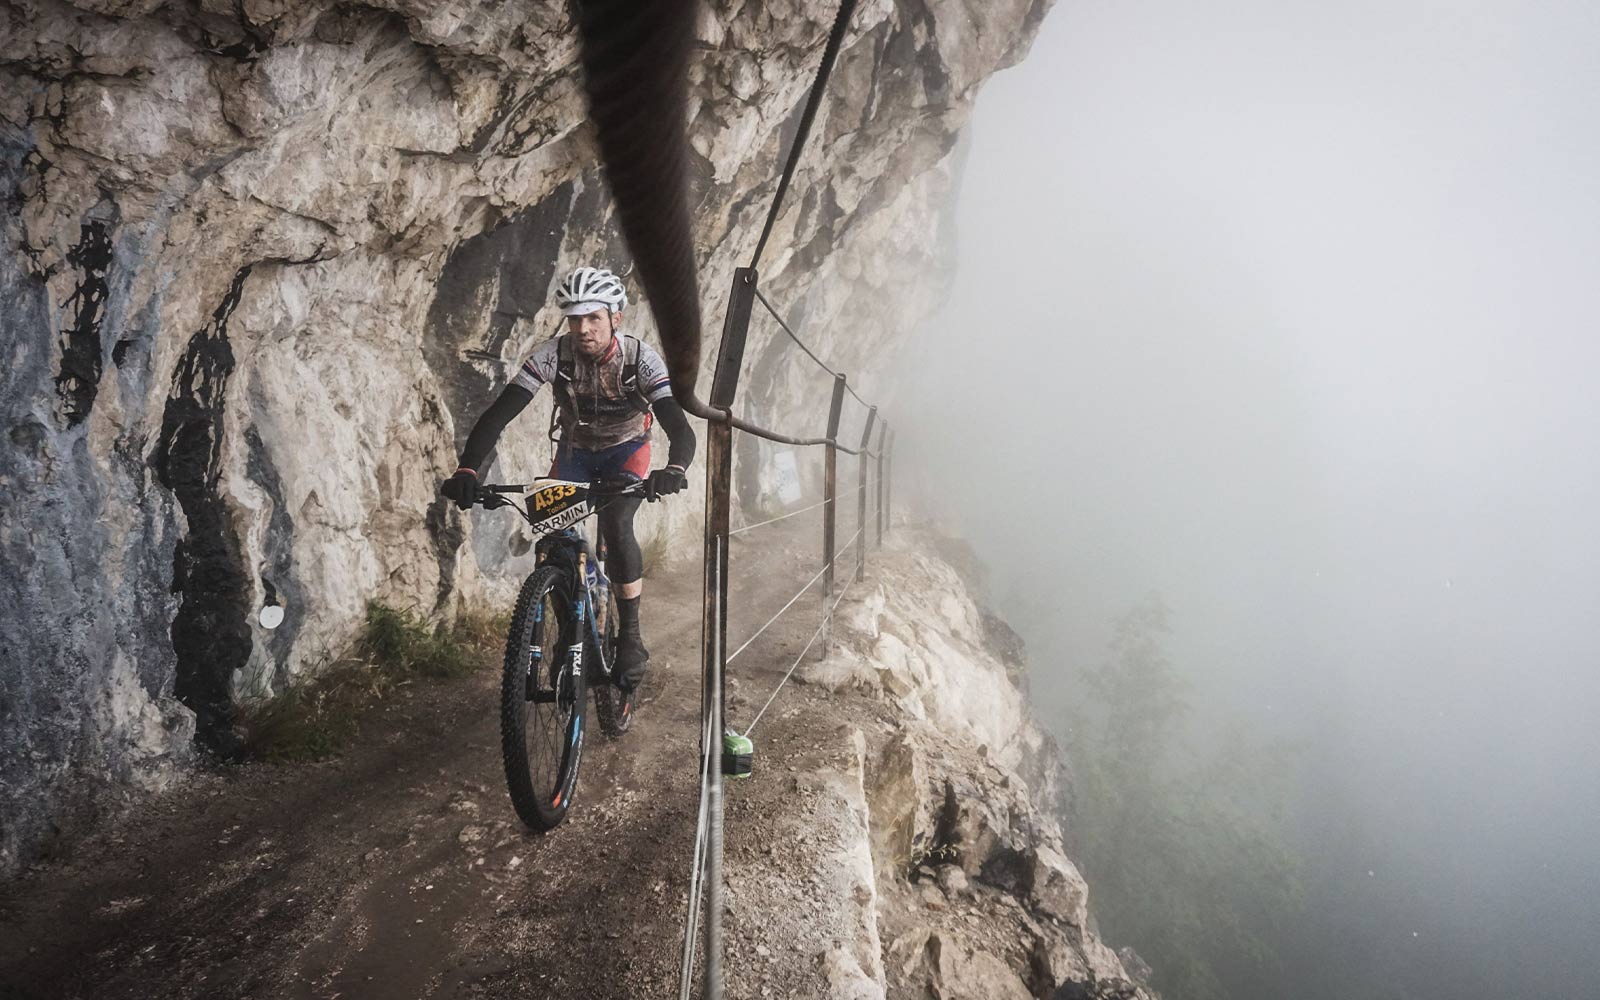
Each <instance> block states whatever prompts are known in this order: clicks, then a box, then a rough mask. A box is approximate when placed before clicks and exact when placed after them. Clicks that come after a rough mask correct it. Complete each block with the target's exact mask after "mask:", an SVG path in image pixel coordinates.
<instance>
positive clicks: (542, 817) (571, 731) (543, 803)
mask: <svg viewBox="0 0 1600 1000" xmlns="http://www.w3.org/2000/svg"><path fill="white" fill-rule="evenodd" d="M582 656H583V654H582V644H581V643H580V642H578V641H577V639H576V635H575V623H574V616H573V613H572V597H571V590H570V587H569V581H568V579H567V574H566V573H564V572H563V571H562V570H560V569H558V568H557V567H554V566H541V567H540V568H539V569H537V570H535V571H534V573H533V575H532V576H530V577H528V579H527V580H526V581H524V582H523V584H522V593H521V595H520V596H518V598H517V609H516V611H515V612H514V613H513V614H512V617H511V632H510V634H509V635H508V636H507V637H506V661H505V673H504V676H503V677H502V679H501V685H500V749H501V752H502V754H503V755H504V757H505V765H506V786H507V787H508V788H509V789H510V791H511V803H512V805H514V806H515V807H516V810H517V815H518V816H519V817H521V819H522V821H523V822H524V823H526V824H527V825H528V826H529V827H530V828H532V829H534V830H539V831H544V830H549V829H552V828H554V827H555V826H557V825H558V824H559V823H560V822H561V821H562V820H563V819H565V818H566V816H567V808H568V806H570V805H571V804H572V796H573V793H574V792H575V791H576V790H577V786H578V765H579V763H580V761H581V760H582V757H583V717H584V701H585V699H584V694H585V692H584V681H583V669H582V668H583V661H582Z"/></svg>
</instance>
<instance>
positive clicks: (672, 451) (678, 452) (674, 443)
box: [650, 396, 694, 469]
mask: <svg viewBox="0 0 1600 1000" xmlns="http://www.w3.org/2000/svg"><path fill="white" fill-rule="evenodd" d="M650 408H651V409H652V410H654V411H655V414H656V419H657V420H659V421H661V429H662V430H664V431H666V432H667V441H668V445H667V464H668V465H676V466H677V467H678V468H680V469H687V468H688V467H689V463H690V462H693V461H694V429H693V428H692V427H690V426H689V418H688V417H687V416H685V415H684V412H683V407H681V406H679V405H678V401H677V400H675V399H673V398H672V397H671V396H663V397H662V398H660V399H658V400H656V401H655V402H654V403H651V404H650Z"/></svg>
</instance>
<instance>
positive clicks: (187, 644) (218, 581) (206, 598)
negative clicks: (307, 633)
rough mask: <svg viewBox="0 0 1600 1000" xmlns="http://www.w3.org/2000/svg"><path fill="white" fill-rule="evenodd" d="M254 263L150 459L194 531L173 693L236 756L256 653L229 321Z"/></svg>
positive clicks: (188, 358) (175, 636)
mask: <svg viewBox="0 0 1600 1000" xmlns="http://www.w3.org/2000/svg"><path fill="white" fill-rule="evenodd" d="M249 275H250V268H249V267H248V266H246V267H243V268H240V269H239V272H238V273H237V274H235V275H234V277H233V282H232V284H231V285H230V286H229V288H228V293H227V294H226V295H225V296H224V297H223V299H222V302H221V303H219V304H218V306H217V308H216V310H215V311H214V312H213V313H212V314H211V322H210V324H208V325H207V326H205V327H204V328H202V329H201V330H200V331H199V332H197V333H195V335H194V336H193V337H191V338H189V345H188V347H187V348H186V349H185V351H184V354H183V357H182V358H181V359H180V360H179V362H178V365H177V369H176V370H175V371H174V373H173V378H172V394H171V395H170V396H169V397H168V398H167V405H166V409H165V410H164V411H163V413H162V417H161V437H160V439H159V441H158V442H157V444H156V448H155V452H154V453H153V454H152V456H151V460H150V461H151V465H152V466H153V467H154V469H155V472H156V477H157V479H158V480H159V481H160V482H161V485H163V486H165V487H166V488H168V489H170V490H171V491H172V492H173V494H174V496H176V497H177V500H178V504H179V506H181V507H182V508H183V513H184V516H185V517H186V518H187V519H188V522H189V530H188V532H187V533H186V534H185V535H184V537H183V538H182V540H180V541H179V542H178V545H177V548H176V550H175V551H174V553H173V560H172V562H173V566H172V591H173V593H175V594H180V595H181V601H180V603H179V606H178V613H177V615H176V616H175V617H174V618H173V621H172V649H173V652H174V654H176V658H177V664H176V678H175V681H174V684H173V693H174V694H175V695H176V696H177V698H178V700H179V701H181V702H182V703H183V704H184V705H186V706H188V708H189V709H191V710H192V711H193V712H194V713H195V725H196V730H195V739H196V741H197V742H199V743H200V744H201V745H202V746H205V747H207V748H209V749H211V750H214V751H217V752H219V753H222V754H223V755H225V756H226V755H231V754H232V753H233V752H234V751H235V750H236V747H237V742H236V738H235V736H234V733H233V705H232V697H231V686H232V685H231V681H232V677H233V671H234V670H235V669H237V668H239V667H242V666H244V664H245V662H246V661H247V660H248V659H249V657H250V651H251V648H252V643H251V633H250V626H249V624H248V616H249V613H250V607H249V603H248V598H247V593H248V587H247V580H248V577H247V574H246V572H245V567H244V562H243V558H242V556H241V554H240V547H239V540H238V538H237V537H236V536H235V535H234V532H233V528H232V524H231V520H230V518H229V516H228V510H227V504H226V503H225V502H224V501H223V499H222V496H221V494H220V493H219V492H218V490H217V484H218V479H219V475H220V471H219V466H220V463H219V457H220V453H221V447H222V431H223V417H224V413H225V410H226V406H227V390H228V378H229V376H231V375H232V374H233V368H234V357H233V349H232V347H231V346H230V345H229V343H228V319H229V318H230V317H231V316H232V315H233V310H234V309H235V308H236V307H237V306H238V305H239V299H240V296H241V295H242V294H243V291H244V282H245V279H246V278H247V277H249Z"/></svg>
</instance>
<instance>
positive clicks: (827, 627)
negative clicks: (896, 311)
mask: <svg viewBox="0 0 1600 1000" xmlns="http://www.w3.org/2000/svg"><path fill="white" fill-rule="evenodd" d="M843 410H844V376H843V375H835V376H834V377H833V404H832V405H831V406H830V407H829V408H828V444H827V452H828V455H827V460H826V465H825V471H824V472H823V483H822V495H823V501H822V648H821V650H820V652H821V657H822V659H827V658H828V646H829V644H830V643H831V642H832V641H833V557H834V554H835V551H836V550H835V548H834V542H835V540H836V539H837V537H838V521H839V443H838V441H837V440H835V439H836V438H838V436H839V414H840V413H841V412H843Z"/></svg>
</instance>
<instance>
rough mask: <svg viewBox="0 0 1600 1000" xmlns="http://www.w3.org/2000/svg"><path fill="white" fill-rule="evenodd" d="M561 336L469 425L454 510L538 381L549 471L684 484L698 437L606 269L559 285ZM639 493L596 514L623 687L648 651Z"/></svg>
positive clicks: (446, 488) (653, 492)
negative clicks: (627, 325) (549, 445)
mask: <svg viewBox="0 0 1600 1000" xmlns="http://www.w3.org/2000/svg"><path fill="white" fill-rule="evenodd" d="M555 301H556V305H557V306H558V307H559V308H560V309H561V312H562V313H563V314H564V315H565V316H566V317H567V332H566V333H564V334H561V335H559V336H556V337H553V338H551V339H550V340H548V341H545V342H544V343H543V344H540V345H539V346H538V347H536V348H534V350H533V353H532V354H530V355H529V356H528V359H527V360H526V361H524V362H523V364H522V368H521V369H520V370H519V371H518V372H517V375H516V377H515V378H513V379H512V380H511V382H510V384H508V385H507V386H506V387H505V389H504V390H503V391H502V392H501V393H500V396H499V398H498V399H496V400H495V401H494V402H493V403H492V404H490V406H489V408H488V409H487V410H485V411H484V412H483V415H482V416H480V417H479V418H478V422H477V423H476V424H474V425H473V427H472V433H471V434H469V435H468V436H467V444H466V447H465V448H463V449H462V452H461V463H460V468H458V469H456V472H455V475H453V476H451V477H450V478H449V479H447V480H446V481H445V483H444V485H443V486H442V487H441V489H440V492H442V493H443V494H444V495H445V496H446V497H449V498H450V499H451V500H454V501H455V502H456V504H457V506H459V507H460V508H461V509H463V510H465V509H467V508H468V507H471V506H472V503H473V498H474V496H475V494H476V492H477V486H478V480H479V472H480V471H481V470H483V468H484V464H485V460H486V459H487V458H488V457H489V454H490V452H492V451H493V450H494V446H495V442H496V441H498V440H499V438H500V432H501V431H502V430H503V429H504V428H505V426H506V424H507V423H509V422H510V421H511V418H513V417H515V416H516V415H517V414H519V413H521V412H522V410H523V408H524V407H526V406H527V405H528V403H529V402H531V401H532V400H533V397H534V395H535V394H537V393H538V391H539V389H540V388H541V387H542V386H544V385H545V384H547V383H548V384H550V385H551V386H552V391H553V392H554V393H555V403H556V414H557V419H558V420H559V422H560V425H561V442H560V444H559V445H558V446H557V448H556V459H555V463H554V465H553V466H552V467H551V469H550V475H551V476H552V477H554V478H556V479H566V480H572V481H576V482H596V481H602V480H612V481H615V480H618V479H627V480H632V481H635V482H641V481H642V482H643V483H644V484H645V495H646V497H647V498H648V499H650V500H652V501H653V500H655V499H656V498H658V497H660V496H664V495H666V494H669V493H676V492H678V491H679V490H681V489H683V488H684V487H685V486H687V485H688V484H689V477H688V474H687V470H688V468H689V463H690V462H692V461H693V460H694V449H695V436H694V431H693V430H692V429H690V427H689V420H688V418H687V417H686V416H685V415H684V412H683V409H682V408H681V407H679V406H678V404H677V402H676V401H675V400H674V399H673V398H672V386H671V383H670V382H669V381H668V379H667V368H666V365H665V364H664V363H663V362H662V360H661V356H660V355H659V354H657V353H656V351H655V349H654V348H652V347H650V346H649V345H648V344H645V343H644V342H642V341H640V340H639V339H638V338H637V337H630V336H627V335H626V334H623V333H621V332H620V329H621V326H622V314H623V310H625V309H626V308H627V306H628V294H627V292H626V291H624V290H623V287H622V281H621V280H620V279H618V277H617V276H616V275H615V274H612V273H611V272H610V271H609V270H606V269H605V268H596V267H580V268H578V269H577V270H575V271H573V272H572V273H571V274H570V275H568V276H567V277H566V279H565V280H563V281H562V282H561V284H560V285H559V286H558V287H557V288H556V294H555ZM652 419H654V420H659V421H661V426H662V428H663V429H664V430H665V431H666V432H667V440H668V442H669V444H668V448H667V464H666V465H665V466H663V467H662V468H659V469H656V470H655V471H653V472H652V471H651V470H650V425H651V421H652ZM638 509H639V498H637V497H628V498H624V499H620V500H616V501H614V502H612V503H610V504H609V505H608V506H607V507H605V509H603V510H602V511H601V512H600V515H599V517H600V531H601V537H603V538H604V539H605V543H606V550H607V551H606V574H607V575H608V576H610V578H611V582H612V587H613V588H614V590H613V592H614V593H615V594H616V597H617V660H616V664H617V672H618V683H619V684H620V685H621V686H622V687H623V689H624V690H628V691H631V690H633V689H634V688H636V687H638V685H639V682H640V681H641V680H642V679H643V678H644V670H645V664H646V662H647V661H648V660H649V659H650V653H649V651H648V650H647V649H645V645H644V640H643V639H642V638H641V637H640V634H639V600H640V595H641V594H642V593H643V592H644V581H643V580H642V579H641V576H642V575H643V555H642V554H641V552H640V550H639V541H638V539H637V538H635V537H634V534H633V516H634V513H635V512H636V511H637V510H638Z"/></svg>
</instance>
